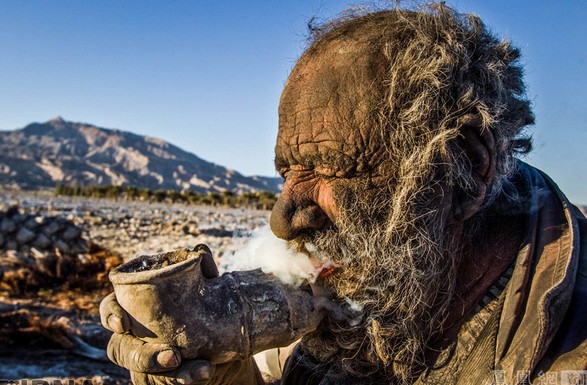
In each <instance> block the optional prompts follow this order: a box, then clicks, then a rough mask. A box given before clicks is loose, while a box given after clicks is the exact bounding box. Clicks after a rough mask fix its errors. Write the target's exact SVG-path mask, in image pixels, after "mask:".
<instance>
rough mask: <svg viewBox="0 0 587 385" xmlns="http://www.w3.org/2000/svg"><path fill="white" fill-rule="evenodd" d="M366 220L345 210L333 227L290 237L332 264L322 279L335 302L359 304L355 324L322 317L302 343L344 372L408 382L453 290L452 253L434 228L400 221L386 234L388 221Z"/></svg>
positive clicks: (443, 313)
mask: <svg viewBox="0 0 587 385" xmlns="http://www.w3.org/2000/svg"><path fill="white" fill-rule="evenodd" d="M369 219H370V218H369V216H368V214H367V213H365V212H358V210H352V209H349V210H347V211H346V212H345V213H344V216H343V220H342V221H341V222H340V223H338V224H337V226H336V228H332V229H328V230H325V231H322V232H319V233H316V234H313V235H312V236H309V235H305V236H304V237H301V238H299V239H296V240H295V241H293V242H294V244H295V247H298V248H300V249H303V250H306V251H307V252H309V253H311V254H312V255H313V256H316V257H317V258H319V259H320V258H322V259H324V258H328V259H330V260H331V261H332V262H334V263H335V264H337V265H338V266H339V268H338V269H337V271H336V272H335V273H334V274H332V275H330V276H327V277H326V278H325V279H324V280H325V281H326V284H327V285H328V287H329V288H330V289H332V290H333V291H334V293H335V295H336V297H337V299H338V301H340V302H341V303H343V304H344V303H345V302H346V303H347V304H349V303H352V304H355V306H359V307H360V308H361V317H360V318H358V317H357V318H355V319H354V322H349V321H348V320H346V321H341V320H340V319H337V318H336V317H330V318H327V319H326V320H325V321H324V325H322V327H321V328H319V331H317V332H314V333H312V334H310V335H308V336H306V337H304V339H303V340H302V347H303V349H305V350H307V351H308V352H309V353H310V354H311V355H313V356H314V357H315V358H317V359H318V360H319V361H321V362H324V363H330V364H335V363H339V364H340V365H341V366H342V367H341V370H342V371H343V372H345V373H349V374H352V375H355V376H360V377H365V376H369V375H371V374H373V373H375V372H379V373H380V372H381V371H383V372H386V373H387V375H388V376H389V377H390V378H394V379H395V380H397V379H400V382H401V381H404V380H405V381H407V379H408V378H409V376H410V375H411V373H412V372H413V368H414V367H417V366H418V365H422V364H423V362H424V357H425V350H426V346H427V343H428V341H429V340H430V339H431V338H432V337H433V336H434V335H435V333H438V331H439V330H440V328H441V324H442V321H443V320H444V316H445V314H446V311H447V309H448V304H449V303H450V301H451V299H452V295H453V293H454V286H455V282H456V264H457V262H456V261H455V260H452V259H451V258H454V256H455V255H456V253H453V252H451V250H452V249H451V247H450V245H448V244H447V240H446V236H445V234H444V233H443V232H439V231H436V229H437V228H438V227H435V226H432V227H424V226H421V224H420V223H416V222H412V223H413V224H414V226H411V227H406V226H405V222H404V223H402V224H401V226H400V225H399V224H398V225H397V226H396V227H395V229H396V230H397V229H400V228H401V232H398V231H396V232H395V233H394V232H391V233H390V232H389V231H387V230H388V229H389V227H384V226H381V225H380V224H377V225H370V226H369V225H367V223H368V222H369ZM427 223H429V224H433V223H434V221H427ZM391 228H393V226H391ZM349 306H350V305H349Z"/></svg>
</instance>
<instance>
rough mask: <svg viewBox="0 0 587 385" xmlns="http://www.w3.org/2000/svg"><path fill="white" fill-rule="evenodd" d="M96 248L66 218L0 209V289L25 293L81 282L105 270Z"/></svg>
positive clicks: (80, 230)
mask: <svg viewBox="0 0 587 385" xmlns="http://www.w3.org/2000/svg"><path fill="white" fill-rule="evenodd" d="M97 249H98V247H97V246H95V245H92V244H91V243H90V242H89V241H88V240H87V239H86V238H85V237H84V235H83V231H82V229H80V228H79V227H78V226H76V225H75V224H74V223H73V222H72V221H70V220H68V219H66V218H63V217H52V216H45V215H39V214H32V213H25V212H23V211H21V210H19V208H18V207H16V206H13V207H10V208H8V209H6V210H4V211H1V212H0V279H1V281H0V288H2V289H5V290H9V291H13V292H26V291H28V290H31V289H35V288H39V287H53V286H56V285H60V284H63V283H64V282H66V281H68V282H69V283H72V282H75V281H78V282H79V281H80V280H82V281H83V279H82V278H83V277H86V276H88V275H92V276H95V275H96V274H99V273H100V272H105V270H106V265H105V260H104V259H103V258H96V257H94V254H96V251H98V250H97Z"/></svg>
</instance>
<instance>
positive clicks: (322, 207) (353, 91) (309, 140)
mask: <svg viewBox="0 0 587 385" xmlns="http://www.w3.org/2000/svg"><path fill="white" fill-rule="evenodd" d="M381 65H382V61H377V60H374V58H373V57H369V56H367V55H361V54H360V52H358V50H357V48H356V46H355V45H354V44H353V43H352V42H349V41H346V40H343V41H340V42H333V43H331V44H329V45H328V47H325V48H324V50H323V51H321V52H319V53H318V54H316V53H315V52H313V51H310V52H308V53H307V54H306V55H305V56H304V57H303V58H302V59H301V60H300V62H299V63H298V65H297V66H296V68H295V69H294V70H293V72H292V74H291V75H290V78H289V80H288V82H287V84H286V86H285V89H284V91H283V94H282V97H281V102H280V106H279V132H278V137H277V144H276V146H275V166H276V169H277V171H278V172H279V173H280V175H281V176H282V177H283V178H284V180H285V184H284V187H283V191H282V194H281V197H280V199H279V200H278V202H277V204H276V205H275V208H274V210H273V213H272V216H271V228H272V230H273V232H274V233H275V234H276V235H277V236H279V237H281V238H284V239H287V240H291V239H295V238H296V237H298V236H300V235H304V234H308V233H312V232H314V231H316V230H321V229H324V228H327V227H329V226H332V225H334V224H336V222H337V220H338V218H339V215H340V204H341V202H340V199H337V196H338V197H340V196H341V195H342V194H344V191H345V190H347V189H348V188H349V187H350V186H351V185H353V186H358V185H361V186H362V189H364V190H366V191H367V190H371V189H373V188H375V187H377V186H378V185H382V184H385V183H388V181H389V179H390V175H388V174H389V170H388V169H386V167H387V168H389V165H388V164H387V163H386V162H385V160H386V156H385V147H384V146H383V144H382V138H381V134H380V133H379V132H377V129H376V128H375V124H374V120H375V116H376V112H377V106H378V101H379V100H381V98H382V94H381V92H380V90H379V87H367V86H366V85H369V84H371V83H372V82H374V81H377V79H378V78H379V77H380V76H381V74H382V72H383V71H382V68H381Z"/></svg>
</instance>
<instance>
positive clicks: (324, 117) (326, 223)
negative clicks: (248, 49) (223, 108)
mask: <svg viewBox="0 0 587 385" xmlns="http://www.w3.org/2000/svg"><path fill="white" fill-rule="evenodd" d="M314 48H315V49H312V48H311V49H310V50H309V51H307V52H306V54H305V55H304V57H302V59H301V60H300V61H299V63H298V64H297V65H296V67H295V68H294V70H293V72H292V74H291V76H290V78H289V80H288V82H287V84H286V86H285V89H284V91H283V94H282V98H281V103H280V107H279V133H278V138H277V144H276V147H275V165H276V167H277V170H278V171H279V172H280V174H281V175H282V176H283V178H284V180H285V184H284V187H283V191H282V194H281V196H280V198H279V200H278V202H277V203H276V205H275V207H274V209H273V212H272V215H271V228H272V230H273V232H274V233H275V234H276V235H277V236H278V237H281V238H283V239H286V240H290V241H291V243H292V244H294V245H296V246H297V247H298V248H300V249H303V248H304V245H306V244H307V243H308V242H310V243H312V244H313V245H314V247H315V248H316V249H317V250H318V252H319V254H320V255H322V256H326V257H328V258H330V259H331V260H333V261H335V262H336V263H337V264H339V265H340V266H341V268H340V269H339V271H338V272H337V274H336V275H335V276H332V277H329V278H327V282H328V284H329V285H330V286H331V287H332V288H333V290H334V291H335V292H336V293H337V294H338V296H339V297H340V298H348V299H351V300H353V301H354V302H356V303H359V304H360V305H361V306H362V307H363V309H364V317H363V320H362V322H361V323H360V324H359V325H356V324H355V325H341V324H340V323H337V322H330V321H329V320H327V321H325V323H324V325H322V327H321V328H320V329H319V330H318V331H316V332H315V333H312V334H310V335H308V336H306V337H305V338H304V340H303V342H302V346H303V347H304V349H305V350H306V351H307V352H309V353H310V354H312V355H313V356H314V357H315V358H317V359H318V360H320V361H321V362H330V363H332V364H333V365H342V366H343V367H342V368H340V369H341V370H342V371H346V372H349V373H352V374H354V375H359V376H365V375H371V374H372V373H373V372H374V371H380V370H383V371H384V372H385V373H386V376H388V377H396V378H402V379H404V380H406V379H407V378H409V376H410V375H411V373H412V371H413V368H414V366H415V365H416V364H417V363H420V362H422V361H423V357H424V351H425V348H426V343H427V341H428V340H429V339H430V337H431V335H432V333H433V332H434V330H438V329H439V324H438V323H439V322H440V321H439V320H440V319H442V317H443V315H444V311H445V310H446V308H447V306H448V303H449V302H450V299H451V295H452V291H453V286H454V281H455V266H456V262H455V261H454V260H453V259H452V258H456V257H455V255H456V253H454V252H453V251H454V250H453V248H452V247H451V246H452V245H451V244H450V242H449V241H448V240H447V239H449V238H450V236H449V234H447V232H446V231H445V225H444V223H443V220H444V217H443V216H442V215H441V214H442V213H443V210H438V204H439V201H438V198H436V196H438V195H439V194H437V191H438V190H437V188H438V183H436V181H435V180H434V179H433V178H432V177H431V176H432V175H434V173H435V170H434V168H433V166H432V165H429V164H427V163H428V162H427V161H425V160H422V161H421V162H420V163H422V164H419V165H417V164H415V165H414V167H415V168H416V169H417V170H418V173H419V174H418V175H420V176H421V178H419V181H418V182H417V183H416V182H414V178H407V179H406V181H402V180H401V178H399V179H398V168H399V166H398V164H397V162H396V161H392V159H397V158H398V157H397V156H395V155H397V154H394V153H392V151H394V150H393V148H394V146H393V145H389V143H390V140H389V137H390V136H391V134H390V133H389V128H388V127H389V126H388V125H385V124H382V123H381V122H380V121H379V120H378V119H379V117H380V116H381V115H382V114H381V113H380V107H381V105H382V103H384V100H385V95H384V92H383V90H382V89H383V86H382V84H384V81H383V80H382V77H383V74H384V73H385V70H384V68H385V67H386V66H387V65H388V61H386V60H384V59H383V58H382V57H381V56H379V55H377V53H373V52H370V53H369V54H365V52H364V51H365V49H366V48H364V46H363V48H361V45H360V44H357V43H356V42H353V41H349V39H344V38H343V39H339V40H335V41H331V42H329V43H328V44H326V45H322V46H319V47H318V48H316V47H314ZM429 176H430V177H429ZM441 195H442V194H440V196H441ZM414 202H416V203H414ZM337 363H338V364H337ZM382 368H383V369H382Z"/></svg>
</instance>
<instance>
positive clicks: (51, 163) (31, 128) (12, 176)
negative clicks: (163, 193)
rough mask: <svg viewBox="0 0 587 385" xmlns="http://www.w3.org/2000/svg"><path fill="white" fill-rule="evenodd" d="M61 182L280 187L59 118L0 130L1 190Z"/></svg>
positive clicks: (208, 188)
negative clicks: (15, 128) (2, 187)
mask: <svg viewBox="0 0 587 385" xmlns="http://www.w3.org/2000/svg"><path fill="white" fill-rule="evenodd" d="M60 183H63V184H77V185H83V186H85V185H131V186H136V187H141V188H149V189H176V190H188V189H189V190H195V191H198V192H214V191H224V190H232V191H235V192H238V193H240V192H246V191H263V190H269V191H274V192H279V190H280V188H281V178H271V177H261V176H253V177H246V176H243V175H242V174H240V173H238V172H236V171H234V170H230V169H227V168H226V167H222V166H220V165H217V164H214V163H210V162H208V161H205V160H203V159H201V158H199V157H198V156H196V155H194V154H192V153H189V152H187V151H184V150H182V149H181V148H179V147H177V146H174V145H172V144H170V143H168V142H165V141H164V140H161V139H156V138H150V137H147V136H141V135H137V134H133V133H130V132H125V131H120V130H113V129H106V128H101V127H97V126H93V125H91V124H85V123H74V122H69V121H66V120H64V119H63V118H61V117H58V118H55V119H52V120H50V121H48V122H46V123H32V124H29V125H28V126H26V127H24V128H22V129H19V130H14V131H0V184H1V185H2V186H5V187H19V188H27V189H31V188H32V189H37V188H48V187H54V186H56V185H57V184H60Z"/></svg>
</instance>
